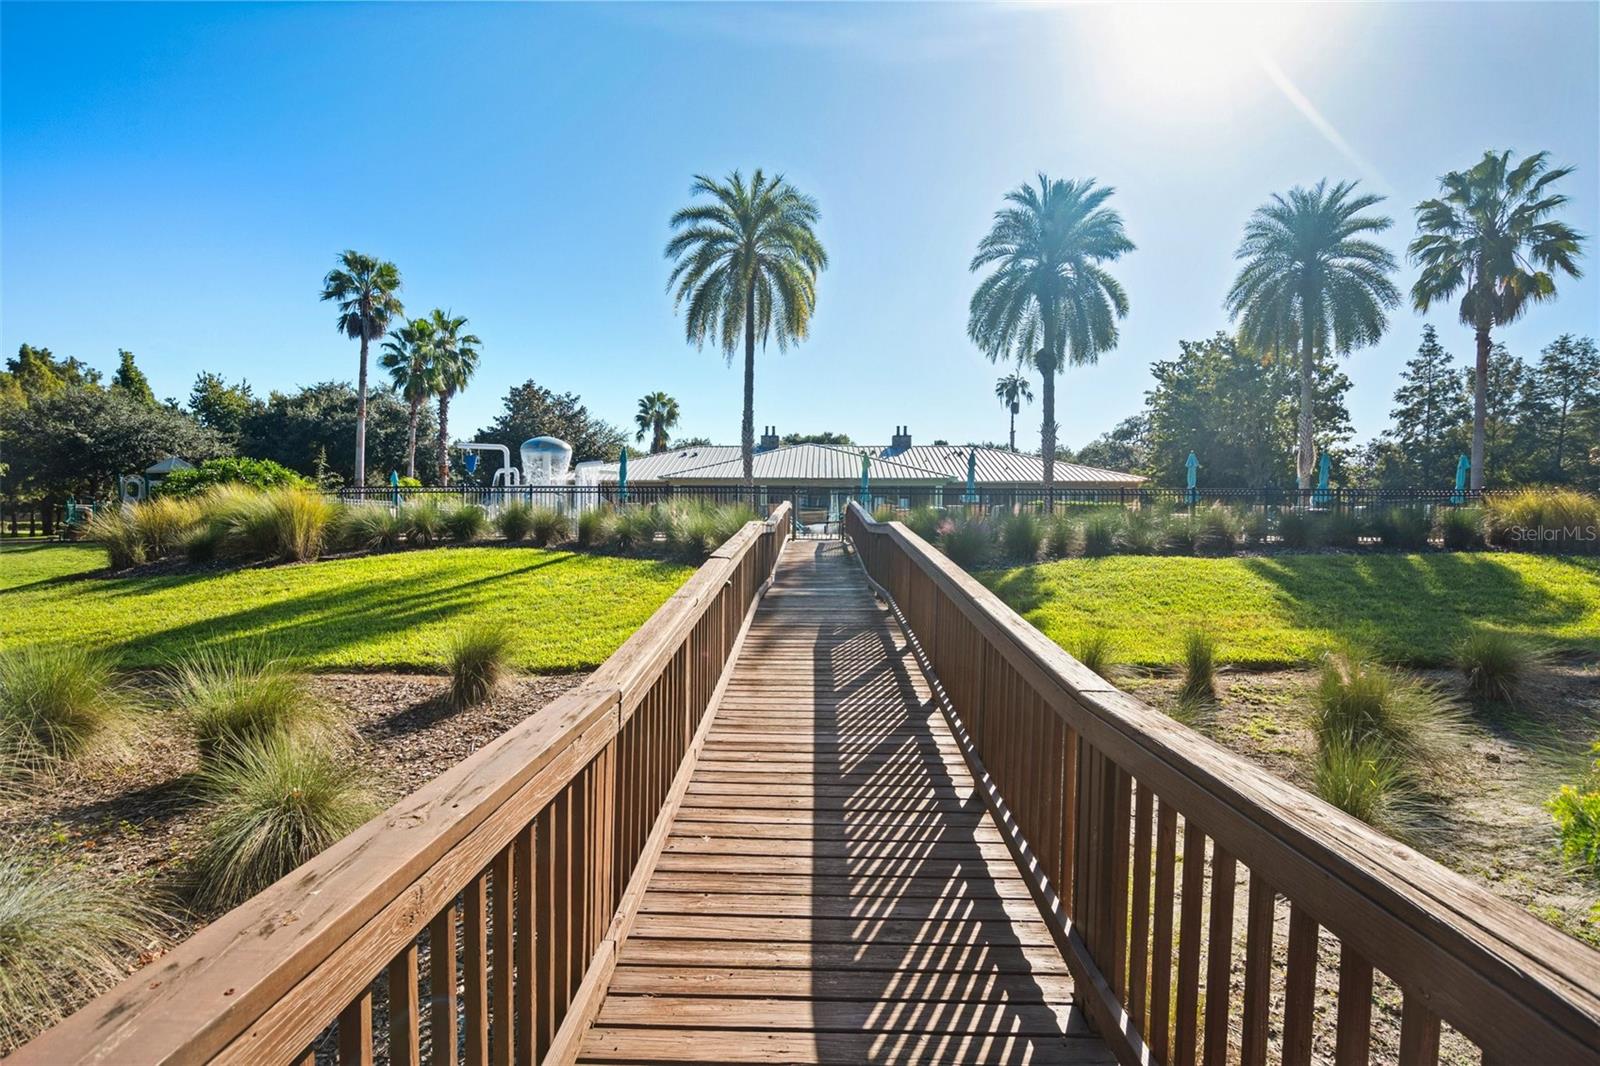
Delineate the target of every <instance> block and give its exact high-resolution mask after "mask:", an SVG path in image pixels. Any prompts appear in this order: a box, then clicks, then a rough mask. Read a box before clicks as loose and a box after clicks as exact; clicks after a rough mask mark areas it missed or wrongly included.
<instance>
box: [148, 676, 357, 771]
mask: <svg viewBox="0 0 1600 1066" xmlns="http://www.w3.org/2000/svg"><path fill="white" fill-rule="evenodd" d="M167 690H168V693H169V695H170V698H171V699H172V702H173V703H174V704H175V705H176V706H177V708H178V709H179V711H180V713H182V714H183V715H184V717H185V718H186V719H188V723H189V729H190V731H191V732H192V733H193V735H194V740H195V745H196V746H197V747H198V748H199V749H200V758H201V760H202V761H203V762H214V761H216V760H217V759H219V758H222V757H224V756H225V754H226V753H227V752H231V751H237V750H239V749H240V748H242V747H244V746H248V745H250V744H256V743H260V742H263V741H266V740H270V739H273V738H275V737H282V736H287V735H290V734H306V735H308V736H312V735H314V736H321V735H323V734H324V733H326V731H327V727H328V726H329V725H330V724H331V723H332V720H333V716H332V713H331V712H330V711H329V709H328V707H327V705H326V704H324V703H323V702H322V701H321V700H319V699H317V698H316V697H315V695H313V693H312V692H311V690H310V686H309V685H307V683H306V679H305V678H304V676H302V675H301V674H299V673H297V672H296V671H294V670H293V669H291V668H290V667H289V666H288V664H286V663H284V662H283V661H281V660H277V659H272V658H269V657H268V656H267V655H266V653H265V652H263V651H262V650H260V649H255V648H247V649H244V650H241V651H237V652H234V653H232V654H226V653H223V652H221V651H215V650H202V651H197V652H194V653H193V654H191V655H189V656H187V657H185V658H184V659H183V660H181V661H180V662H179V663H178V664H177V666H175V667H174V668H173V669H172V671H171V674H170V676H169V677H168V679H167Z"/></svg>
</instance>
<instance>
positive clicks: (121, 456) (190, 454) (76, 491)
mask: <svg viewBox="0 0 1600 1066" xmlns="http://www.w3.org/2000/svg"><path fill="white" fill-rule="evenodd" d="M15 429H16V435H17V438H18V439H19V440H25V441H27V442H28V445H29V446H28V447H27V448H25V449H19V450H17V451H16V452H15V453H14V455H13V457H12V459H13V465H12V467H11V470H10V472H9V474H8V475H7V481H8V485H7V492H6V494H7V495H8V496H37V497H39V498H42V499H43V500H45V501H46V502H47V503H49V504H59V503H60V502H62V501H63V500H64V499H65V498H66V497H67V496H69V495H77V496H80V497H85V498H88V497H96V496H100V497H104V496H107V495H110V494H111V493H112V492H114V491H115V489H116V479H117V477H118V475H121V474H136V473H140V472H142V471H143V470H144V469H145V468H146V467H148V466H150V465H151V464H152V463H154V462H156V461H157V460H160V459H164V458H166V457H167V456H169V455H177V456H181V457H182V458H184V459H187V460H189V461H190V462H196V463H198V462H202V461H204V460H206V459H212V458H215V457H217V456H221V455H226V454H227V453H228V450H229V449H228V446H227V444H226V443H225V442H224V441H223V440H222V438H221V437H220V436H219V435H218V434H217V433H216V431H215V430H212V429H208V428H206V427H204V426H202V425H200V424H199V423H198V422H196V421H195V420H194V419H193V418H191V417H189V416H188V415H187V414H184V413H183V412H181V411H174V410H172V409H171V408H169V407H165V406H162V405H160V404H149V403H143V402H141V401H139V400H137V399H135V398H134V397H133V396H132V395H130V394H129V393H128V392H127V391H126V390H124V389H120V388H111V389H102V388H100V387H98V386H96V385H69V386H67V387H65V388H61V389H57V390H54V391H52V392H50V393H48V394H46V395H43V396H40V397H39V398H38V399H36V400H35V401H33V402H32V403H30V404H29V405H28V406H27V407H26V408H24V409H23V410H22V411H21V412H20V413H19V415H18V417H17V421H16V426H15Z"/></svg>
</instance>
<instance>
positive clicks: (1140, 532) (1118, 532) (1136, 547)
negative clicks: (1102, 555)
mask: <svg viewBox="0 0 1600 1066" xmlns="http://www.w3.org/2000/svg"><path fill="white" fill-rule="evenodd" d="M1107 517H1109V518H1110V519H1111V521H1112V523H1113V528H1114V529H1115V534H1114V540H1115V545H1116V549H1117V550H1118V551H1122V552H1126V553H1127V554H1129V555H1151V554H1154V553H1155V551H1156V549H1157V548H1160V547H1161V546H1162V545H1163V544H1164V543H1166V540H1167V526H1168V524H1169V522H1170V521H1171V518H1170V516H1169V515H1167V514H1166V513H1164V512H1162V511H1157V510H1155V509H1154V508H1140V509H1139V510H1137V511H1121V512H1120V513H1119V512H1116V511H1112V512H1109V513H1108V516H1107Z"/></svg>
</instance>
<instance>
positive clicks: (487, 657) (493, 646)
mask: <svg viewBox="0 0 1600 1066" xmlns="http://www.w3.org/2000/svg"><path fill="white" fill-rule="evenodd" d="M510 652H511V630H510V629H509V628H507V627H505V626H502V625H496V624H490V623H485V622H472V623H468V624H467V625H465V626H463V627H461V628H460V629H458V630H456V631H455V633H454V634H453V635H452V636H451V638H450V649H449V653H448V655H447V662H448V664H449V669H450V705H451V706H452V707H454V708H455V709H456V710H458V711H459V710H463V709H465V708H467V707H472V706H475V705H477V704H479V703H482V702H483V701H484V700H486V699H488V698H489V695H490V693H492V692H493V691H494V690H495V687H496V686H498V685H499V684H500V680H501V678H503V677H504V676H505V674H506V672H507V670H508V668H509V662H508V660H509V657H510Z"/></svg>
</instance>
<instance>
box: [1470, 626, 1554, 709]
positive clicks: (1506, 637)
mask: <svg viewBox="0 0 1600 1066" xmlns="http://www.w3.org/2000/svg"><path fill="white" fill-rule="evenodd" d="M1547 658H1548V655H1547V654H1546V653H1545V652H1544V651H1543V650H1542V649H1540V648H1537V647H1535V646H1534V645H1532V644H1530V643H1528V641H1527V640H1525V639H1523V638H1522V637H1519V636H1516V635H1515V634H1512V633H1507V632H1504V631H1503V630H1498V629H1478V630H1474V631H1473V632H1471V633H1469V634H1468V635H1467V636H1466V638H1465V639H1463V640H1462V641H1461V643H1460V644H1459V645H1457V646H1456V666H1457V667H1459V668H1460V670H1461V673H1462V674H1463V675H1464V676H1465V677H1466V679H1467V689H1468V691H1470V692H1471V693H1472V694H1473V695H1474V696H1477V697H1479V698H1481V699H1486V700H1501V701H1504V702H1507V703H1509V702H1512V701H1513V700H1515V699H1516V696H1517V690H1518V688H1519V687H1520V686H1521V685H1522V684H1523V683H1524V682H1526V681H1527V679H1528V675H1530V674H1531V673H1533V671H1534V670H1535V669H1537V668H1538V667H1539V666H1541V665H1543V663H1544V662H1545V661H1546V659H1547Z"/></svg>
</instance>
